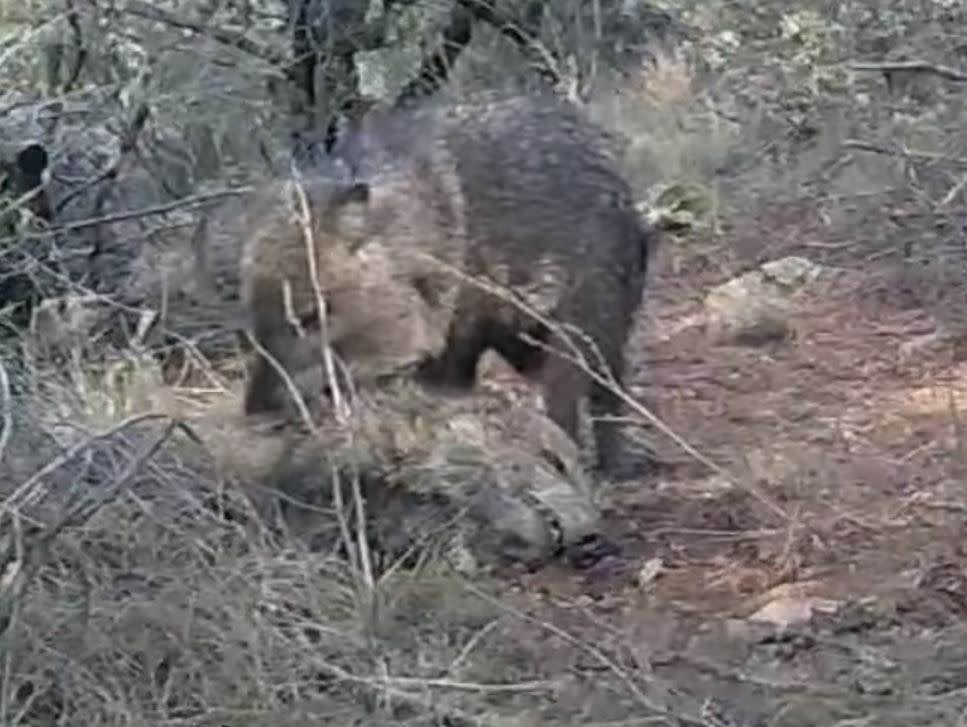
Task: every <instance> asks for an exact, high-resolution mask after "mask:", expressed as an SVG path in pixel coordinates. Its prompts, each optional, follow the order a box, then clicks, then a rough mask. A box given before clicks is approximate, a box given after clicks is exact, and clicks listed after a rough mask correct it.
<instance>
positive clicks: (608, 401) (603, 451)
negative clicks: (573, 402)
mask: <svg viewBox="0 0 967 727" xmlns="http://www.w3.org/2000/svg"><path fill="white" fill-rule="evenodd" d="M611 373H612V374H613V375H614V377H615V379H616V380H617V383H618V385H620V384H621V368H617V370H616V367H615V366H614V365H613V364H612V366H611ZM588 409H589V410H590V413H591V418H592V419H593V420H594V421H593V424H592V427H593V431H594V441H595V446H596V447H597V450H598V451H597V461H598V469H599V470H600V471H601V472H602V473H603V474H606V475H608V476H610V477H614V478H616V479H623V478H624V477H625V476H627V474H628V473H625V472H624V471H623V465H624V454H625V452H624V446H623V442H622V435H621V426H620V424H619V423H618V422H617V421H605V419H615V418H617V417H618V416H620V415H621V410H622V401H621V398H620V397H619V396H618V394H617V393H615V392H614V391H612V389H611V388H610V387H608V386H603V385H601V384H600V383H598V382H597V381H593V382H592V383H591V396H590V401H589V406H588Z"/></svg>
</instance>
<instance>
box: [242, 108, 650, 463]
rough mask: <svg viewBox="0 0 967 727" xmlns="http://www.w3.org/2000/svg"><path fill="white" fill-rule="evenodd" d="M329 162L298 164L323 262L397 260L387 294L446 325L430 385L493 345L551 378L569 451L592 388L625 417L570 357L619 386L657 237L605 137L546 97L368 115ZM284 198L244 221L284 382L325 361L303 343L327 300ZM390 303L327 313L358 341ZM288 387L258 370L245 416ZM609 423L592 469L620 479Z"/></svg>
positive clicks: (547, 389) (456, 379) (598, 433)
mask: <svg viewBox="0 0 967 727" xmlns="http://www.w3.org/2000/svg"><path fill="white" fill-rule="evenodd" d="M333 156H334V161H330V162H327V164H328V167H329V168H328V169H324V170H323V171H317V170H314V169H312V168H308V169H304V170H302V172H303V177H304V184H305V186H306V191H307V196H308V198H309V200H310V206H311V207H312V232H313V238H314V244H315V246H316V249H317V258H318V261H319V262H320V265H319V267H320V269H321V268H323V267H325V263H324V262H323V259H324V258H325V257H326V256H327V255H331V254H332V251H334V250H337V251H345V259H346V260H347V261H348V262H347V263H346V267H347V268H348V267H351V265H352V262H351V261H352V256H354V255H357V256H358V255H363V254H368V255H371V256H383V257H385V258H388V259H389V260H391V263H390V265H389V268H390V269H391V270H392V276H393V279H394V280H395V281H396V282H395V283H394V284H395V285H402V286H404V287H409V288H410V289H412V290H413V291H415V293H417V294H418V297H419V299H420V300H421V301H422V302H421V305H422V306H423V308H424V311H425V315H424V318H427V319H428V320H430V321H431V323H430V327H431V328H433V327H434V326H437V327H439V328H441V329H442V334H441V335H442V336H443V346H442V348H441V349H440V350H439V351H436V352H434V351H428V352H427V355H426V356H425V357H424V358H423V362H422V366H421V367H420V373H419V376H420V378H421V379H422V380H424V381H425V382H427V383H430V384H435V385H445V386H448V387H454V388H457V389H468V388H470V387H471V386H472V385H473V384H474V381H475V377H476V367H477V362H478V360H479V358H480V357H481V355H482V354H483V353H484V351H486V350H487V349H488V348H493V349H496V350H497V351H498V352H499V353H500V354H501V355H503V356H504V357H505V358H506V359H507V360H508V361H509V362H510V363H511V364H512V365H513V366H514V367H515V368H516V369H517V370H518V371H520V372H522V373H524V374H528V375H531V376H534V377H537V378H539V379H540V380H541V383H542V385H543V390H544V394H545V397H544V398H545V404H546V407H547V410H548V413H549V415H550V417H551V418H552V419H553V420H554V421H555V422H557V423H558V424H559V425H560V426H561V427H562V428H563V429H564V430H565V431H566V432H568V434H570V435H571V436H572V437H574V438H575V440H576V441H577V440H578V431H579V430H578V423H579V404H580V402H581V400H582V399H583V397H584V396H585V395H586V394H588V393H590V411H591V414H592V416H594V417H596V418H601V417H614V416H615V415H617V414H618V413H619V412H620V409H621V401H620V398H619V397H618V396H617V395H616V394H614V393H613V392H612V391H611V390H610V389H609V388H608V387H607V386H605V385H603V384H601V383H599V382H593V381H592V380H590V378H589V377H588V376H587V374H586V373H585V372H584V371H583V370H582V368H581V367H580V366H579V365H576V364H575V363H574V362H573V361H572V360H568V358H567V357H566V356H567V354H570V356H571V357H573V356H574V355H575V350H576V351H577V352H578V353H580V354H583V355H584V357H585V358H586V360H587V362H588V364H590V365H591V366H592V367H594V368H595V369H596V370H597V371H599V372H600V373H602V374H603V375H605V376H608V375H609V374H610V376H612V377H613V378H614V380H616V381H617V382H618V383H619V384H620V382H621V378H622V373H623V370H624V360H623V358H624V354H623V352H624V347H625V344H626V341H627V337H628V334H629V330H630V328H631V326H632V322H633V317H634V314H635V312H636V310H637V308H638V307H639V305H640V302H641V297H642V291H643V288H644V283H645V277H646V271H647V258H648V240H649V233H648V230H647V229H646V227H645V225H644V223H643V220H642V218H641V217H640V215H639V213H638V211H637V210H636V209H635V205H634V199H633V195H632V191H631V189H630V188H629V185H628V183H627V182H626V180H625V179H624V177H623V176H622V174H621V173H620V171H619V169H618V165H617V162H616V160H615V155H614V153H613V149H612V146H611V144H610V140H609V138H608V136H607V134H606V133H605V132H604V131H603V130H602V129H600V128H598V127H597V126H596V125H594V124H593V123H591V122H590V121H589V120H588V118H586V117H585V115H584V113H583V112H582V111H581V110H580V109H578V108H577V107H575V106H573V105H571V104H569V103H567V102H564V101H560V100H557V99H554V98H549V97H515V98H510V99H503V100H499V101H494V102H486V103H477V104H463V105H451V106H431V107H426V108H423V109H418V110H414V111H392V112H387V113H374V114H371V115H370V116H368V117H367V118H366V119H365V120H364V121H363V122H362V123H361V124H359V125H358V126H357V127H356V128H354V129H350V130H349V132H348V133H347V134H346V135H345V136H344V138H343V140H342V141H341V142H339V143H338V144H337V145H336V146H335V148H334V149H333ZM334 164H338V165H342V168H344V169H347V170H348V173H347V174H346V175H345V177H344V178H343V179H341V180H340V178H339V176H338V175H334V174H333V173H332V168H334V167H333V165H334ZM279 189H281V187H280V188H279ZM288 194H289V199H290V200H291V199H293V197H292V194H291V193H288ZM283 196H284V193H280V192H278V191H276V192H273V193H272V194H271V195H267V196H266V197H265V199H266V200H267V202H266V203H264V204H262V205H261V206H259V208H258V210H257V212H253V213H252V214H251V215H250V219H252V220H254V227H253V228H252V229H251V231H250V232H249V234H248V235H247V237H246V239H245V241H244V247H245V250H246V252H245V254H244V260H245V262H243V266H242V269H243V273H242V286H243V289H244V290H247V291H248V292H247V294H246V295H245V296H243V297H244V299H245V304H246V305H247V306H248V307H249V311H250V314H251V315H252V326H253V329H254V333H255V337H256V339H257V340H260V341H261V343H262V344H263V345H264V346H265V347H266V348H267V349H268V350H269V352H270V353H271V354H272V355H273V356H275V357H276V358H277V359H279V360H280V362H281V363H282V364H283V365H284V366H285V368H286V369H287V370H288V371H289V372H290V373H292V372H297V371H298V370H300V369H301V368H302V367H304V366H306V365H308V364H309V363H310V362H314V361H317V360H318V341H317V339H316V338H315V337H313V336H304V337H302V338H299V336H298V335H297V334H296V332H295V328H297V327H299V326H301V327H302V328H303V329H308V328H310V327H311V326H312V325H313V324H314V321H315V311H316V309H317V304H316V300H315V296H314V294H313V292H312V290H311V286H310V284H309V283H310V281H309V277H308V266H307V262H306V252H305V251H306V247H305V242H304V236H303V235H302V230H301V227H300V225H299V223H298V222H297V221H296V220H294V218H293V215H292V211H291V210H292V204H291V203H290V204H286V205H284V206H282V205H280V204H279V202H280V200H281V199H282V197H283ZM440 263H442V264H440ZM326 276H327V278H328V279H330V280H331V279H334V278H335V279H338V277H339V276H338V275H337V274H334V273H332V271H330V272H328V273H326ZM467 276H472V277H473V278H476V279H484V280H486V281H488V283H489V285H490V286H493V285H494V284H496V285H498V286H500V287H501V288H502V289H504V290H506V291H509V293H510V295H511V298H512V299H510V300H508V299H506V298H503V297H500V295H495V294H494V293H493V289H492V287H491V289H489V290H488V289H487V288H485V287H481V286H480V285H478V284H475V283H474V282H472V281H471V280H469V279H468V278H467ZM283 281H287V285H283ZM327 285H328V283H327ZM284 289H285V290H288V293H286V295H287V296H288V303H286V302H284V300H285V299H286V295H283V292H284ZM381 305H382V301H381V299H380V296H379V295H374V296H372V298H371V299H370V300H369V301H368V303H364V304H363V308H356V309H355V310H350V311H341V310H340V309H339V308H338V306H337V307H336V309H334V310H332V311H331V318H332V319H333V322H334V325H337V326H338V325H341V323H340V320H341V321H342V325H345V326H346V327H347V328H349V329H351V328H352V327H353V326H354V325H356V324H357V323H358V322H360V321H362V320H364V319H365V318H366V317H367V316H369V315H375V314H378V313H379V312H380V307H381ZM287 306H288V308H289V310H288V312H287V310H286V308H287ZM533 312H536V313H537V314H538V318H540V317H543V318H544V319H546V320H549V321H551V322H552V323H551V325H548V324H547V322H545V321H542V320H538V319H537V318H535V317H534V316H533V315H532V313H533ZM293 324H298V325H297V326H295V327H294V326H293ZM555 327H558V328H555ZM561 327H563V328H561ZM574 329H577V331H578V333H575V331H574ZM555 330H556V331H563V332H564V334H565V335H570V337H571V342H570V343H568V342H566V341H562V340H561V337H560V336H559V335H557V332H555ZM522 334H523V335H522ZM528 336H529V337H530V338H531V339H532V341H531V342H528V341H525V340H524V338H525V337H528ZM575 346H576V347H577V349H575V348H574V347H575ZM548 347H550V348H553V349H556V350H558V351H563V352H564V353H565V357H562V356H558V355H553V354H548V353H547V348H548ZM595 348H596V349H597V350H596V351H594V350H592V349H595ZM599 363H603V364H604V366H603V367H602V366H599V365H598V364H599ZM282 384H283V382H282V380H281V379H279V377H278V376H277V375H276V374H275V370H274V368H273V367H271V365H270V364H268V363H267V362H266V361H265V360H264V359H260V360H259V362H257V363H256V365H255V367H254V371H253V375H252V377H251V383H250V386H249V390H248V395H247V397H246V409H247V411H249V412H253V413H254V412H258V411H265V410H269V409H272V408H274V407H277V406H279V401H280V397H283V396H284V395H285V394H284V388H283V385H282ZM616 426H617V425H616V424H615V423H613V422H607V421H600V420H599V421H596V422H595V424H594V433H595V441H596V445H597V461H598V465H599V467H600V468H601V469H602V470H604V471H605V472H606V473H608V474H612V475H617V474H619V473H620V468H619V465H620V464H621V460H622V456H621V455H622V454H623V446H622V444H621V438H620V435H619V431H618V429H617V428H616Z"/></svg>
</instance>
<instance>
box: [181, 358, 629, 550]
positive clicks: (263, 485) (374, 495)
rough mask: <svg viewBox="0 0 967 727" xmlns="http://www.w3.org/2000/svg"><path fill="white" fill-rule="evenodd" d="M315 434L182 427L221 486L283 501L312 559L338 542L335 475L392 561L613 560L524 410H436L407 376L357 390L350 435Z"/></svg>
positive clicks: (261, 426)
mask: <svg viewBox="0 0 967 727" xmlns="http://www.w3.org/2000/svg"><path fill="white" fill-rule="evenodd" d="M234 403H235V402H232V401H230V400H229V401H226V404H234ZM232 408H234V407H232ZM314 424H315V426H316V427H317V432H316V433H315V434H309V433H308V432H306V431H305V430H304V429H302V428H301V427H299V426H298V425H297V424H295V423H294V422H291V421H290V420H288V419H286V418H285V417H275V416H273V415H271V414H269V415H263V416H254V417H253V416H246V417H237V416H232V413H230V412H227V411H226V410H225V409H222V408H217V409H213V410H211V411H210V412H207V413H205V414H204V415H202V417H201V418H199V419H196V420H195V421H194V422H193V423H192V428H193V429H194V431H196V432H197V433H198V435H199V437H200V438H201V439H202V440H203V441H204V442H205V443H206V445H207V447H208V449H209V451H210V452H211V454H212V455H213V456H214V460H215V462H216V464H217V466H218V469H219V470H220V471H221V472H222V473H224V474H227V475H229V476H230V477H232V478H233V479H238V480H239V481H241V482H242V483H246V484H248V485H250V486H254V487H255V488H257V489H260V490H261V489H268V490H276V491H279V492H281V493H282V494H283V495H284V496H285V497H284V499H285V500H286V504H285V505H284V506H283V507H282V511H283V514H284V516H285V519H286V521H287V524H288V526H289V528H290V529H291V530H292V532H294V533H296V534H298V535H299V536H300V537H302V538H305V539H306V540H308V541H310V542H311V543H312V544H313V545H315V546H317V547H322V548H329V547H332V546H333V544H334V543H337V542H338V541H339V539H340V530H339V523H338V520H337V519H336V518H335V517H333V516H332V514H331V511H330V509H329V508H331V503H332V498H333V488H334V487H336V486H338V482H339V480H337V479H335V476H338V477H339V478H341V481H342V483H343V484H346V483H348V482H350V481H351V479H352V478H354V477H359V481H360V484H361V486H362V488H363V492H364V496H365V499H366V507H367V527H368V528H371V529H372V530H371V532H370V535H371V536H373V539H372V541H371V542H372V545H373V547H374V550H377V551H381V552H382V554H383V555H385V556H387V557H389V558H395V557H399V556H400V555H402V554H403V553H404V552H405V551H407V550H408V549H409V548H411V547H413V546H415V545H418V544H420V541H421V540H422V539H427V538H428V539H429V540H428V542H424V543H422V546H423V547H426V546H427V545H432V544H433V543H434V541H441V540H442V541H443V542H442V543H440V544H441V545H443V546H444V547H447V546H450V547H451V548H452V547H456V548H458V549H459V550H460V551H462V554H463V555H464V556H470V558H471V561H473V562H481V561H483V562H487V561H489V562H493V561H495V560H496V561H502V562H508V561H510V562H522V563H525V564H527V565H529V566H532V567H536V566H540V565H541V564H543V563H546V562H547V561H548V559H550V558H553V557H557V556H560V557H563V558H565V559H566V560H567V561H569V562H570V563H572V564H574V565H578V566H580V565H585V564H588V563H589V562H591V561H594V560H596V559H597V558H599V557H601V556H603V555H606V554H607V553H609V552H612V550H613V547H614V546H613V545H611V544H610V543H609V541H607V540H606V539H605V538H604V537H603V536H602V532H601V531H602V528H601V522H600V517H599V513H598V510H597V507H596V505H595V503H594V498H593V493H592V489H591V487H590V483H589V482H588V479H587V476H586V475H585V473H584V471H583V470H582V468H581V465H580V462H579V454H578V450H577V447H576V445H575V444H574V442H573V441H572V440H571V439H570V438H569V437H568V436H567V435H566V434H565V433H564V432H563V431H561V430H560V429H559V428H558V427H557V426H556V425H555V424H554V423H553V422H551V421H550V420H549V419H548V418H547V417H546V416H544V415H543V414H541V413H540V412H537V411H535V410H534V409H533V408H530V407H525V406H522V405H514V404H513V403H508V402H502V401H498V400H496V399H495V398H493V397H486V396H479V397H478V396H467V397H450V398H445V399H443V400H441V399H440V398H439V397H436V396H434V395H433V394H432V393H431V392H428V391H427V390H426V389H425V388H424V387H422V386H421V385H419V384H418V383H416V382H415V381H413V379H412V377H410V376H407V375H404V376H401V377H398V378H397V377H388V378H386V379H384V380H383V381H381V382H380V383H378V384H377V383H374V382H368V386H366V387H365V389H362V388H361V389H360V391H359V392H358V396H356V397H355V398H354V401H353V412H352V417H351V418H350V420H349V421H348V422H345V423H337V422H336V421H335V420H334V419H333V418H332V417H331V416H328V415H327V414H326V413H323V414H321V415H318V416H316V417H315V421H314ZM240 443H242V446H240ZM334 473H335V476H334ZM253 492H254V491H253ZM265 504H268V503H265ZM421 549H422V548H421Z"/></svg>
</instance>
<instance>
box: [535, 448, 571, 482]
mask: <svg viewBox="0 0 967 727" xmlns="http://www.w3.org/2000/svg"><path fill="white" fill-rule="evenodd" d="M541 456H542V457H543V458H544V459H545V460H547V462H548V464H550V465H551V467H553V468H554V471H555V472H557V473H558V474H559V475H561V476H562V477H567V474H568V472H567V466H566V465H565V464H564V460H563V459H561V458H560V457H559V456H558V455H557V453H556V452H554V451H552V450H550V449H542V450H541Z"/></svg>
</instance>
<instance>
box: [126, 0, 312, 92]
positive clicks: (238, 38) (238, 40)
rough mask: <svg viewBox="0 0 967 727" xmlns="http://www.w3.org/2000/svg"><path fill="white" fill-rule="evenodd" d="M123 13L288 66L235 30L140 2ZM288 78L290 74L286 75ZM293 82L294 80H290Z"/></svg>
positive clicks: (282, 59) (283, 66)
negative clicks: (200, 36) (201, 21)
mask: <svg viewBox="0 0 967 727" xmlns="http://www.w3.org/2000/svg"><path fill="white" fill-rule="evenodd" d="M121 12H125V13H128V14H129V15H134V16H136V17H139V18H144V19H145V20H153V21H155V22H157V23H164V24H165V25H170V26H171V27H173V28H178V29H179V30H190V31H192V32H194V33H198V34H199V35H204V36H207V37H209V38H211V39H212V40H214V41H216V42H218V43H221V44H222V45H225V46H228V47H230V48H234V49H235V50H240V51H242V52H243V53H246V54H248V55H250V56H252V57H253V58H258V59H259V60H262V61H265V62H266V63H268V64H270V65H272V66H275V67H277V68H281V69H283V71H284V70H285V69H286V67H287V65H288V59H286V58H285V57H284V56H283V55H281V54H279V53H276V52H275V51H273V50H272V49H271V48H267V47H265V46H262V45H261V44H259V43H257V42H256V41H254V40H252V39H251V38H249V37H247V36H246V35H245V34H244V33H237V32H235V31H233V30H226V29H224V28H213V27H211V26H208V25H205V24H204V23H198V22H194V21H191V20H185V19H184V18H181V17H178V16H177V15H174V14H172V13H169V12H167V11H165V10H162V9H160V8H158V7H155V6H154V5H150V4H148V3H142V2H138V0H131V2H128V3H126V4H125V5H124V6H123V8H122V9H121ZM286 75H287V76H288V74H286ZM289 80H293V79H291V78H290V79H289Z"/></svg>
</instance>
